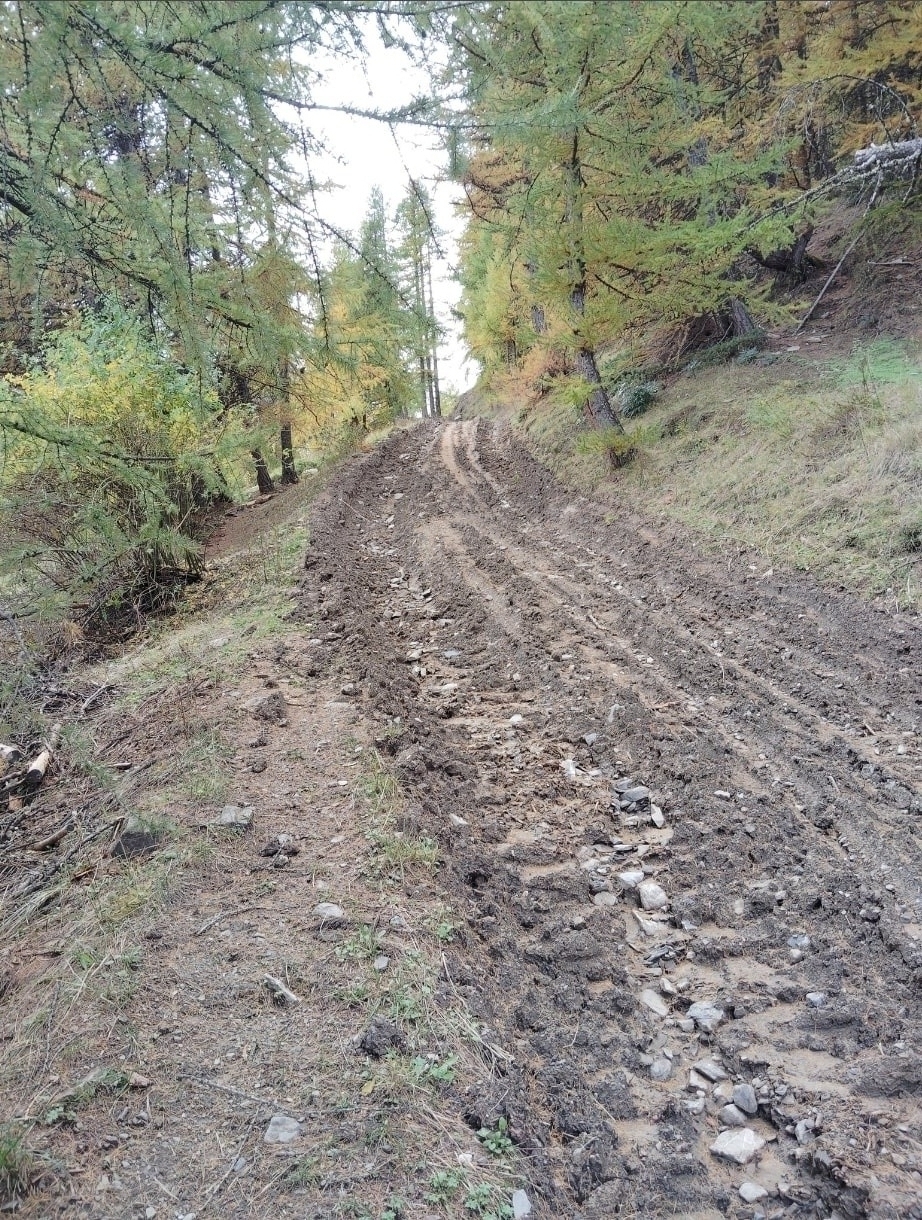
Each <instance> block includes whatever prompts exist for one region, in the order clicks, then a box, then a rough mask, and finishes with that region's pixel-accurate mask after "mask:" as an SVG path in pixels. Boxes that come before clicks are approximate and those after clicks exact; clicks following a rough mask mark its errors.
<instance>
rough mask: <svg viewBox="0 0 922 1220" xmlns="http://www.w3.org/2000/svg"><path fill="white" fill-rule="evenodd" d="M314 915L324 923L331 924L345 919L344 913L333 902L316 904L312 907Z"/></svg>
mask: <svg viewBox="0 0 922 1220" xmlns="http://www.w3.org/2000/svg"><path fill="white" fill-rule="evenodd" d="M314 914H315V915H316V916H317V918H318V919H322V920H323V921H324V923H332V922H334V921H337V920H340V919H345V917H346V912H345V911H344V910H343V909H342V907H341V906H339V905H338V904H337V903H335V902H318V903H317V905H316V906H315V907H314Z"/></svg>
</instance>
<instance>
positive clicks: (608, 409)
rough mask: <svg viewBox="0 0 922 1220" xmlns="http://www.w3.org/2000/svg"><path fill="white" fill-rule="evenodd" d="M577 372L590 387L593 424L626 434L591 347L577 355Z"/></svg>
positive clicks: (590, 408) (588, 406) (590, 407)
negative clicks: (603, 382)
mask: <svg viewBox="0 0 922 1220" xmlns="http://www.w3.org/2000/svg"><path fill="white" fill-rule="evenodd" d="M576 371H577V372H578V373H579V375H580V377H582V379H583V381H585V382H587V384H588V385H589V387H590V389H589V397H588V399H587V400H586V407H587V409H588V411H589V414H590V415H591V416H592V422H593V423H594V424H595V426H596V427H597V428H614V429H615V430H616V431H618V432H624V427H623V425H622V423H621V420H620V419H619V418H618V414H617V412H616V411H615V409H614V407H613V406H612V405H611V399H610V398H609V396H608V391H607V390H606V389H605V386H604V385H603V384H602V378H601V376H600V374H599V366H598V365H597V364H596V359H595V352H594V351H593V350H592V348H591V347H581V348H580V349H579V351H578V352H577V353H576Z"/></svg>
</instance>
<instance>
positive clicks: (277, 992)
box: [263, 974, 302, 1005]
mask: <svg viewBox="0 0 922 1220" xmlns="http://www.w3.org/2000/svg"><path fill="white" fill-rule="evenodd" d="M263 986H264V987H265V988H266V990H267V991H270V992H271V993H272V998H273V1000H275V1002H276V1004H282V1005H285V1004H300V1003H301V1002H302V1001H301V997H300V996H297V995H295V993H294V992H293V991H292V990H291V989H290V988H288V987H286V986H285V984H284V983H283V982H282V980H281V979H277V978H276V977H275V975H274V974H266V975H264V976H263Z"/></svg>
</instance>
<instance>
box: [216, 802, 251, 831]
mask: <svg viewBox="0 0 922 1220" xmlns="http://www.w3.org/2000/svg"><path fill="white" fill-rule="evenodd" d="M252 821H253V806H252V805H225V806H224V808H223V809H222V810H221V812H220V813H219V814H218V816H217V818H215V820H214V821H213V822H211V823H210V825H211V826H225V827H228V828H230V829H231V830H246V828H247V827H248V826H249V825H250V823H251V822H252Z"/></svg>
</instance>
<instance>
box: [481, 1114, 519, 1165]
mask: <svg viewBox="0 0 922 1220" xmlns="http://www.w3.org/2000/svg"><path fill="white" fill-rule="evenodd" d="M477 1138H478V1139H479V1140H480V1142H481V1143H482V1144H483V1146H484V1148H486V1150H487V1152H489V1153H490V1154H491V1155H492V1156H497V1157H501V1156H508V1154H509V1153H510V1152H511V1151H512V1140H511V1138H510V1136H509V1123H508V1122H507V1120H506V1119H505V1118H500V1119H498V1120H497V1123H496V1126H495V1127H481V1128H480V1130H479V1131H478V1132H477Z"/></svg>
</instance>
